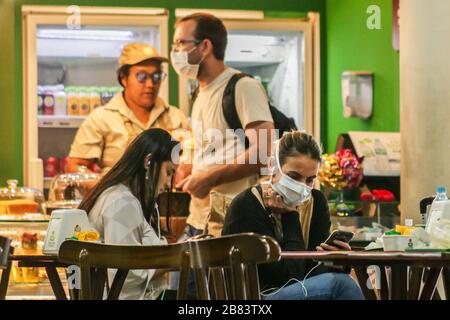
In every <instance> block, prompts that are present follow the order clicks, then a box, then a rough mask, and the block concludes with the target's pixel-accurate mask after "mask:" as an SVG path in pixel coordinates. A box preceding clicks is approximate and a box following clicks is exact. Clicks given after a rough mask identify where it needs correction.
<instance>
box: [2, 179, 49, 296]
mask: <svg viewBox="0 0 450 320" xmlns="http://www.w3.org/2000/svg"><path fill="white" fill-rule="evenodd" d="M7 183H8V186H7V187H6V188H0V235H1V236H3V237H8V238H10V239H11V240H12V242H11V246H12V247H13V248H14V254H16V255H38V254H42V246H43V243H44V238H45V233H46V231H47V225H48V221H49V219H48V215H46V214H45V211H46V204H45V199H44V195H43V193H42V191H40V190H38V189H36V188H30V187H21V186H18V181H17V180H13V179H11V180H8V181H7ZM45 288H47V289H48V288H49V284H48V279H47V276H46V273H45V270H44V269H42V268H19V267H18V266H17V262H16V261H14V262H13V265H12V269H11V274H10V280H9V285H8V298H27V297H28V298H31V296H33V294H36V293H39V292H40V293H39V296H40V295H41V294H44V293H45V292H49V290H47V291H46V290H45ZM44 295H45V294H44Z"/></svg>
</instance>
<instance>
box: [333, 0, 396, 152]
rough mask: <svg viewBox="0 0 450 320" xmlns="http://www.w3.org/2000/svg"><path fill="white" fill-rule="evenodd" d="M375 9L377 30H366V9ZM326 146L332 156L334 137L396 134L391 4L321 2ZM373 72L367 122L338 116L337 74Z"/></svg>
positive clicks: (354, 0) (386, 1) (352, 0)
mask: <svg viewBox="0 0 450 320" xmlns="http://www.w3.org/2000/svg"><path fill="white" fill-rule="evenodd" d="M372 4H374V5H378V6H379V7H380V9H381V29H380V30H369V29H368V28H367V26H366V21H367V18H368V17H369V14H367V13H366V11H367V7H368V6H369V5H372ZM326 7H327V21H326V28H327V35H326V37H327V38H326V42H327V44H326V47H327V62H326V66H327V75H326V76H327V79H326V80H325V81H326V82H327V93H328V94H327V102H326V112H327V114H326V120H325V122H326V129H325V130H326V139H327V140H326V145H327V148H326V149H327V150H328V152H331V151H334V148H335V144H336V140H337V136H338V134H339V133H343V132H348V131H352V130H353V131H358V130H359V131H399V130H400V104H399V85H400V83H399V81H400V80H399V53H398V52H396V51H394V49H393V48H392V40H391V38H392V0H327V1H326ZM345 70H365V71H372V72H374V74H375V76H374V108H373V115H372V117H371V118H370V119H369V120H360V119H357V118H350V119H346V118H344V117H343V115H342V97H341V73H342V72H343V71H345Z"/></svg>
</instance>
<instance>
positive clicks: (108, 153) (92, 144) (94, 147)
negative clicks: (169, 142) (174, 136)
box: [69, 93, 188, 173]
mask: <svg viewBox="0 0 450 320" xmlns="http://www.w3.org/2000/svg"><path fill="white" fill-rule="evenodd" d="M148 128H162V129H165V130H172V129H178V128H185V129H187V128H188V121H187V118H186V117H185V115H184V113H183V112H182V111H181V110H179V109H178V108H175V107H172V106H169V105H167V104H166V103H165V102H164V101H163V100H162V99H160V98H157V100H156V102H155V105H154V106H153V108H152V110H151V112H150V119H149V122H148V124H147V126H145V125H144V124H143V123H142V122H140V121H139V120H138V119H137V117H136V116H135V115H134V113H133V111H132V110H131V109H130V108H128V106H127V104H126V102H125V100H124V98H123V95H122V93H118V94H117V95H115V96H114V97H113V98H112V99H111V101H109V102H108V103H107V104H106V105H104V106H102V107H99V108H97V109H95V110H94V111H92V112H91V113H90V114H89V116H88V117H87V118H86V120H85V121H84V122H83V124H82V125H81V127H80V128H79V129H78V132H77V134H76V136H75V139H74V141H73V143H72V146H71V148H70V154H69V156H70V157H73V158H82V159H98V161H99V165H100V167H101V168H102V171H103V173H105V172H106V171H107V170H109V169H110V168H111V167H112V166H113V165H114V164H115V163H116V162H117V161H118V160H119V159H120V157H121V156H122V155H123V153H124V151H125V149H126V148H127V146H128V144H129V143H130V142H131V141H132V140H133V139H134V138H135V137H136V136H137V135H138V134H140V133H141V132H142V131H144V130H145V129H148Z"/></svg>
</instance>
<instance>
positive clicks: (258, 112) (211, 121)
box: [187, 68, 273, 230]
mask: <svg viewBox="0 0 450 320" xmlns="http://www.w3.org/2000/svg"><path fill="white" fill-rule="evenodd" d="M235 73H239V71H237V70H234V69H231V68H227V69H225V71H224V72H222V73H221V74H220V75H219V76H218V77H217V78H216V79H214V80H213V82H211V83H210V84H209V85H208V86H206V87H205V88H201V89H200V91H199V93H198V96H197V98H196V100H195V103H194V105H193V108H192V118H191V120H192V133H193V136H194V141H195V143H194V147H195V148H196V150H195V152H194V160H193V168H192V173H193V174H195V173H201V172H206V171H210V170H211V169H213V168H215V167H217V166H220V165H223V164H225V163H227V160H229V159H233V158H235V157H236V154H237V153H238V151H239V148H237V147H236V146H237V144H239V143H241V141H240V140H238V139H234V140H232V141H234V142H232V143H230V139H227V141H226V142H225V141H222V143H220V142H221V141H219V143H218V141H217V136H218V134H219V136H220V135H222V137H226V136H227V132H226V130H227V129H229V127H228V125H227V122H226V120H225V117H224V115H223V111H222V97H223V92H224V91H225V87H226V85H227V83H228V81H229V80H230V78H231V77H232V76H233V74H235ZM235 102H236V103H235V104H236V110H237V113H238V116H239V119H240V120H241V124H242V126H243V127H244V128H245V127H246V126H247V125H248V124H249V123H252V122H255V121H268V122H273V119H272V115H271V113H270V109H269V104H268V99H267V95H266V93H265V91H264V87H263V86H262V85H261V83H260V82H259V81H258V80H256V79H253V78H250V77H246V78H242V79H240V80H239V81H238V82H237V84H236V91H235ZM228 138H230V136H228ZM198 148H200V150H199V149H198ZM241 150H242V151H244V147H243V146H241ZM256 180H257V175H256V174H255V175H254V176H251V177H245V178H242V179H239V180H236V181H233V182H230V183H225V184H222V185H219V186H217V187H216V188H214V191H217V192H219V193H222V194H225V195H227V196H229V197H233V196H235V195H237V194H238V193H240V192H242V191H244V190H245V189H247V188H248V187H250V186H252V185H253V184H255V183H256ZM189 209H190V210H189V211H190V215H189V217H188V219H187V223H188V224H190V225H192V226H193V227H195V228H197V229H201V230H203V229H204V228H205V224H206V222H207V217H208V214H209V212H210V196H208V197H206V198H204V199H199V198H196V197H192V199H191V204H190V208H189Z"/></svg>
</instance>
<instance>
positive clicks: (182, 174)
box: [173, 163, 192, 186]
mask: <svg viewBox="0 0 450 320" xmlns="http://www.w3.org/2000/svg"><path fill="white" fill-rule="evenodd" d="M191 172H192V164H185V163H181V164H180V165H179V166H178V168H177V171H176V172H175V177H174V179H173V183H174V185H175V186H176V185H178V184H179V183H180V182H181V181H183V179H185V178H186V177H188V176H189V175H190V174H191Z"/></svg>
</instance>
